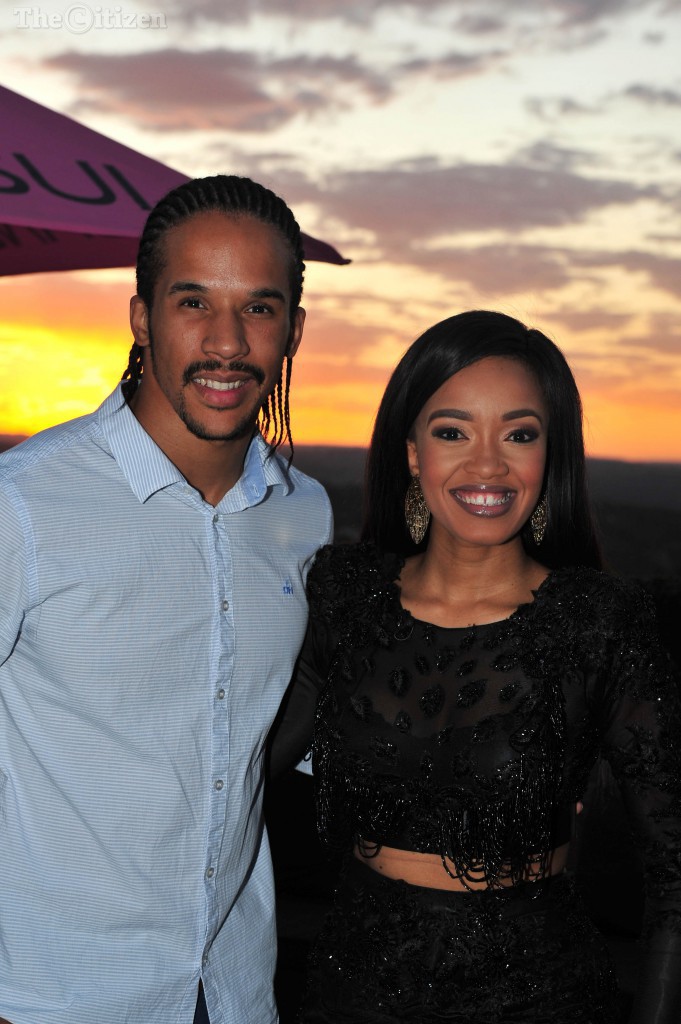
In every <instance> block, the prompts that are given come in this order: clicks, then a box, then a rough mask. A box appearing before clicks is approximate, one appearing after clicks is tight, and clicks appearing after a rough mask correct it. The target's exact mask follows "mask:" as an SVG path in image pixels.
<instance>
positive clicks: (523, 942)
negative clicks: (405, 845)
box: [300, 857, 617, 1024]
mask: <svg viewBox="0 0 681 1024" xmlns="http://www.w3.org/2000/svg"><path fill="white" fill-rule="evenodd" d="M616 1005H617V985H616V981H615V972H614V969H613V966H612V963H611V959H610V955H609V952H608V950H607V947H606V946H605V944H604V942H603V939H602V938H601V936H600V935H599V933H598V932H597V931H596V929H595V928H594V926H593V925H592V923H591V921H590V920H589V918H588V917H587V915H586V912H585V910H584V908H583V906H582V902H581V899H580V897H579V895H578V893H577V892H576V890H575V887H574V883H573V881H572V879H571V878H570V877H569V876H567V875H559V876H556V877H554V878H548V879H545V880H543V881H539V882H526V883H521V884H520V885H517V886H515V887H513V888H505V889H495V890H484V891H477V892H450V891H448V890H443V889H428V888H424V887H421V886H413V885H408V884H407V883H406V882H399V881H397V882H396V881H393V880H392V879H389V878H385V877H384V876H383V875H380V874H378V872H376V871H374V870H373V869H372V868H369V867H367V866H366V865H364V864H362V863H361V862H360V861H358V860H357V859H356V858H354V857H353V858H352V859H351V860H350V862H349V863H348V865H347V867H346V869H345V871H344V872H343V874H342V875H341V879H340V883H339V887H338V890H337V892H336V898H335V902H334V905H333V907H332V909H331V911H330V913H329V915H328V917H327V919H326V922H325V925H324V928H323V930H322V933H321V935H320V936H319V939H318V940H317V943H316V945H315V947H314V950H313V953H312V958H311V971H310V977H309V983H308V991H307V996H306V1000H305V1003H304V1006H303V1010H302V1014H301V1018H300V1020H301V1022H303V1024H389V1022H393V1021H409V1022H412V1024H442V1022H447V1024H611V1022H613V1021H615V1019H616Z"/></svg>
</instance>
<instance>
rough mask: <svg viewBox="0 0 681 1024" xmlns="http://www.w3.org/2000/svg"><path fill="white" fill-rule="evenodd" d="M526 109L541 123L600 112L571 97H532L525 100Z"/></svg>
mask: <svg viewBox="0 0 681 1024" xmlns="http://www.w3.org/2000/svg"><path fill="white" fill-rule="evenodd" d="M525 109H526V110H527V112H528V114H533V115H534V117H537V118H539V120H540V121H550V122H554V121H562V120H563V119H564V118H565V117H571V116H573V115H579V116H582V115H585V114H586V115H594V114H598V113H599V111H598V110H597V109H596V108H595V107H589V106H587V105H586V104H585V103H578V102H577V100H573V99H572V98H571V97H569V96H555V97H541V98H540V97H530V98H529V99H527V100H525Z"/></svg>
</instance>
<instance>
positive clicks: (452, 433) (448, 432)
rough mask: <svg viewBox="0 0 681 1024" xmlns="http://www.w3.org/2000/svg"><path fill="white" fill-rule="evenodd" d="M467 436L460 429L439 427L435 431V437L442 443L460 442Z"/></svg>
mask: <svg viewBox="0 0 681 1024" xmlns="http://www.w3.org/2000/svg"><path fill="white" fill-rule="evenodd" d="M465 436H466V435H465V434H464V433H463V431H462V430H461V429H460V428H459V427H438V428H437V430H434V431H433V437H439V438H440V439H441V440H442V441H460V440H461V439H462V438H465Z"/></svg>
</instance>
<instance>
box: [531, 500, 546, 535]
mask: <svg viewBox="0 0 681 1024" xmlns="http://www.w3.org/2000/svg"><path fill="white" fill-rule="evenodd" d="M547 522H548V513H547V510H546V498H542V500H541V501H540V502H539V504H538V505H537V507H536V508H535V510H534V512H533V513H532V515H531V516H530V528H531V530H532V537H533V538H534V543H535V544H536V545H537V547H539V545H540V544H541V542H542V541H543V539H544V534H545V533H546V524H547Z"/></svg>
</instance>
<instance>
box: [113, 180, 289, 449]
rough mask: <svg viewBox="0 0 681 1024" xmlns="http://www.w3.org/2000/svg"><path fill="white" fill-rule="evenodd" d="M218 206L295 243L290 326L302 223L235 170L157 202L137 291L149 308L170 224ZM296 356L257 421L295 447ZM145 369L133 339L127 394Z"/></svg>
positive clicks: (140, 255)
mask: <svg viewBox="0 0 681 1024" xmlns="http://www.w3.org/2000/svg"><path fill="white" fill-rule="evenodd" d="M212 211H217V212H219V213H225V214H227V215H229V216H249V217H255V218H256V219H257V220H260V221H262V222H263V223H265V224H271V225H272V226H273V227H275V228H277V229H278V230H279V231H280V232H281V234H282V236H283V237H284V238H285V239H286V241H287V242H288V244H289V245H290V247H291V269H290V284H291V326H293V318H294V316H295V312H296V310H297V308H298V306H299V305H300V298H301V295H302V291H303V275H304V272H305V264H304V262H303V244H302V241H301V237H300V228H299V226H298V223H297V221H296V219H295V217H294V216H293V214H292V213H291V211H290V210H289V208H288V206H287V205H286V203H285V202H284V200H283V199H280V197H279V196H277V195H275V193H274V192H271V191H270V189H268V188H265V187H264V185H259V184H258V183H257V182H255V181H252V180H251V179H250V178H240V177H238V176H237V175H233V174H216V175H214V176H213V177H210V178H195V179H194V180H193V181H188V182H186V183H185V184H184V185H180V186H178V188H175V189H173V190H172V192H169V193H168V195H167V196H165V197H164V198H163V199H161V200H160V201H159V202H158V203H157V204H156V206H155V207H154V208H153V210H152V211H151V213H150V214H149V216H148V218H147V222H146V224H145V226H144V230H143V232H142V237H141V238H140V244H139V249H138V252H137V294H138V295H139V296H140V298H141V299H142V301H143V302H144V304H145V306H146V307H147V310H148V311H149V312H150V311H151V307H152V303H153V299H154V287H155V285H156V281H157V280H158V277H159V275H160V274H161V272H162V270H163V266H164V248H163V236H164V235H165V233H166V232H167V231H169V230H170V229H171V228H174V227H176V226H177V225H178V224H181V223H182V222H183V221H185V220H188V219H189V218H191V217H193V216H194V215H195V214H198V213H209V212H212ZM291 365H292V359H291V357H290V356H289V355H288V354H287V355H286V361H285V365H284V366H282V372H281V376H280V378H279V380H278V381H277V384H276V386H275V388H274V390H273V391H272V392H271V394H270V395H269V396H268V398H267V401H266V402H265V404H264V405H263V407H262V409H261V411H260V417H259V420H258V427H259V429H260V431H261V433H262V434H263V436H264V437H266V438H267V439H268V441H269V443H270V445H271V446H272V447H273V448H278V447H279V445H280V444H282V442H284V441H286V442H288V444H289V446H290V448H291V451H293V441H292V438H291V416H290V410H289V390H290V386H291ZM142 375H143V370H142V349H141V348H140V346H139V345H138V344H137V342H134V343H133V346H132V348H131V349H130V356H129V359H128V365H127V368H126V370H125V373H124V374H123V378H122V379H123V381H125V382H126V383H125V384H124V393H125V397H126V398H127V399H130V397H131V396H132V395H133V394H134V392H135V387H136V386H137V383H138V382H139V381H140V380H141V378H142Z"/></svg>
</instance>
